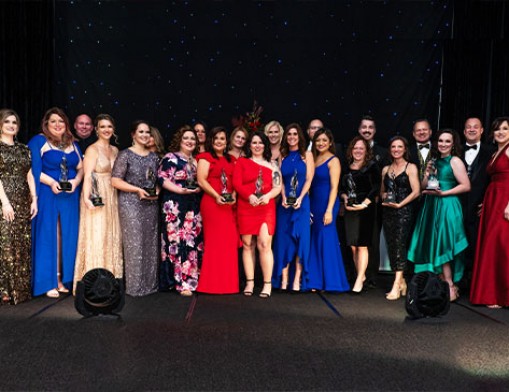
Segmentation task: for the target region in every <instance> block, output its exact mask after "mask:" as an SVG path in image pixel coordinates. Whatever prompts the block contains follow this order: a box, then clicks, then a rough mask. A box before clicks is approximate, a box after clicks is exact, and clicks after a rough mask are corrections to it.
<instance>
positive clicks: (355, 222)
mask: <svg viewBox="0 0 509 392" xmlns="http://www.w3.org/2000/svg"><path fill="white" fill-rule="evenodd" d="M0 126H1V128H0V131H1V133H0V202H1V205H2V214H3V219H2V220H1V223H0V230H1V237H0V241H1V242H0V294H1V303H4V304H6V303H11V304H16V303H19V302H22V301H25V300H28V299H29V298H31V296H32V295H33V296H39V295H43V294H45V295H47V296H48V297H51V298H58V297H59V296H60V295H62V294H65V293H69V292H70V291H72V290H75V288H76V283H77V282H78V281H79V280H81V279H82V278H83V276H84V275H85V274H86V273H87V272H88V271H89V270H91V269H93V268H105V269H108V270H109V271H111V272H112V273H113V275H114V276H115V277H117V278H123V279H125V288H126V293H127V294H128V295H131V296H144V295H148V294H151V293H154V292H156V291H169V290H176V291H177V292H178V293H179V294H180V295H182V296H192V295H193V292H195V291H197V292H203V293H209V294H234V293H238V292H239V275H240V273H239V262H238V261H239V249H240V248H241V258H242V264H243V271H244V280H245V286H244V288H243V290H242V293H243V295H245V296H253V295H254V291H255V281H254V280H255V265H256V261H257V260H259V262H260V267H261V273H262V279H263V282H262V287H261V290H260V292H259V293H257V295H258V296H259V297H260V298H264V299H267V298H270V296H271V294H272V289H273V288H277V289H281V290H288V291H293V292H300V291H330V292H346V291H350V292H352V293H354V294H360V293H362V292H363V291H364V290H365V289H366V287H368V286H369V285H370V284H371V285H372V284H374V283H376V282H373V280H374V275H375V274H376V273H377V272H378V267H379V249H378V248H379V243H380V233H381V231H382V228H383V232H384V236H385V238H386V242H387V250H388V255H389V259H390V263H391V268H392V269H393V271H395V277H394V282H393V285H392V288H391V289H390V290H389V291H388V293H387V294H386V298H387V299H388V300H396V299H398V298H400V297H401V296H404V295H405V294H406V288H407V283H406V282H407V279H409V278H410V277H411V275H412V273H419V272H421V271H431V272H434V273H436V274H438V275H440V276H441V277H442V279H443V280H444V281H446V282H447V283H448V284H449V287H450V299H451V301H454V300H456V299H457V298H458V296H459V292H458V286H457V284H458V282H467V283H466V285H467V286H470V284H471V295H470V299H471V302H472V303H474V304H485V305H489V306H491V307H500V306H509V294H508V293H509V290H508V289H509V246H507V241H505V237H506V236H507V234H505V233H507V232H509V230H508V229H509V150H508V146H509V118H507V117H500V118H497V119H496V120H495V121H494V122H493V125H492V129H491V131H492V138H493V141H494V144H491V145H490V144H484V143H481V136H482V134H483V128H482V125H481V122H480V120H479V119H477V118H470V119H468V120H467V121H466V124H465V130H464V135H465V139H466V144H465V145H462V143H461V142H460V135H459V134H458V133H457V132H456V131H454V130H451V129H443V130H440V131H438V132H437V135H436V136H435V137H434V139H433V143H431V136H432V130H431V127H430V124H429V122H428V121H427V120H424V119H423V120H417V121H416V122H415V123H414V127H413V133H412V135H413V138H414V139H415V141H416V143H415V145H413V146H412V147H410V146H409V143H408V141H407V139H406V138H404V137H402V136H399V135H397V136H394V137H393V138H392V139H391V140H390V142H389V145H388V150H386V149H384V148H383V147H380V146H379V145H378V144H376V143H375V142H374V136H375V134H376V125H375V121H374V119H373V118H372V117H369V116H365V117H363V118H362V119H361V122H360V125H359V135H358V136H356V137H354V138H353V139H352V140H351V141H350V143H349V144H348V147H347V149H346V152H345V153H343V148H342V146H341V144H337V143H335V141H334V137H333V134H332V132H331V131H330V130H329V129H327V128H325V127H324V125H323V123H322V122H321V121H320V120H319V119H315V120H313V121H311V122H310V123H309V126H308V128H307V132H306V133H305V132H304V131H303V130H302V128H301V127H300V125H299V124H297V123H291V124H289V125H287V126H286V127H284V128H283V127H282V125H281V124H280V123H279V122H277V121H271V122H269V123H268V124H267V125H266V126H265V127H264V130H263V131H261V130H260V131H251V132H248V131H247V130H246V129H245V128H243V127H242V126H238V127H236V128H235V129H234V130H233V131H232V132H229V131H228V130H227V129H226V128H224V127H214V128H212V129H210V130H208V129H207V127H206V125H205V124H204V123H202V122H198V123H195V124H194V126H193V127H191V126H182V127H181V128H179V129H178V130H177V131H176V132H175V134H174V135H173V138H172V140H171V143H170V145H169V147H168V151H166V149H165V143H164V141H163V138H162V137H161V135H160V133H159V131H158V130H157V128H155V127H153V126H151V125H150V124H148V123H147V122H145V121H141V120H140V121H135V122H134V123H133V124H132V125H131V128H130V135H131V139H132V144H131V146H130V147H129V148H127V149H125V150H122V151H120V152H119V150H118V148H117V147H115V145H114V144H115V143H113V142H112V138H113V139H116V133H115V131H116V128H115V121H114V119H113V118H112V117H111V116H109V115H107V114H100V115H98V116H97V117H96V118H95V121H94V122H93V123H92V120H91V119H90V117H88V116H87V115H80V116H78V117H77V118H76V121H75V123H74V128H75V130H76V136H73V134H72V133H71V128H70V123H69V120H68V118H67V116H66V114H65V113H64V112H63V111H62V110H61V109H59V108H51V109H49V110H48V111H47V112H46V113H45V115H44V117H43V120H42V124H41V133H40V134H38V135H36V136H34V137H33V138H32V139H31V140H30V141H29V143H28V147H27V146H24V145H22V144H20V143H18V142H17V141H16V138H15V136H16V133H17V132H18V130H19V127H20V120H19V117H18V115H17V114H16V113H15V112H14V111H13V110H10V109H2V110H1V111H0ZM94 131H95V132H94ZM494 145H495V146H496V147H495V146H494ZM463 149H464V150H465V152H464V153H463V152H462V151H463ZM483 200H484V202H483ZM338 234H339V237H341V238H342V242H343V247H341V246H340V245H341V244H340V241H339V237H338ZM504 234H505V235H504ZM345 245H346V247H347V248H345ZM345 251H348V255H345V260H346V259H347V258H348V257H349V256H351V259H352V261H353V266H354V269H355V273H354V274H353V276H349V274H348V273H347V270H348V268H347V269H345V261H344V259H343V255H344V254H345ZM347 256H348V257H347ZM407 261H410V263H408V262H407ZM349 278H350V282H349Z"/></svg>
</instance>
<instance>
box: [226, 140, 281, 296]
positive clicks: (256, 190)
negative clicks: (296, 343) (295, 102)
mask: <svg viewBox="0 0 509 392" xmlns="http://www.w3.org/2000/svg"><path fill="white" fill-rule="evenodd" d="M247 146H248V151H247V154H246V158H240V159H239V160H238V161H237V164H236V165H235V169H234V171H233V187H234V189H235V190H236V191H237V194H238V207H237V221H238V225H239V232H240V234H241V236H242V260H243V263H244V271H245V274H246V287H245V289H244V295H246V296H251V295H253V288H254V265H255V260H254V258H253V253H252V251H251V242H252V241H253V236H256V245H257V248H258V251H259V253H260V264H261V267H262V274H263V288H262V291H261V293H260V297H261V298H269V297H270V294H271V291H272V285H271V278H272V267H273V264H274V256H273V254H272V246H271V245H272V236H273V235H274V229H275V225H276V205H275V203H274V198H275V197H276V196H277V195H279V193H280V192H281V175H280V173H279V168H278V167H277V166H276V165H272V164H271V163H270V159H271V152H270V143H269V140H268V138H267V136H265V134H264V133H263V132H259V131H256V132H253V133H251V135H250V137H249V139H248V141H247Z"/></svg>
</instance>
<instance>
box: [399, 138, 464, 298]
mask: <svg viewBox="0 0 509 392" xmlns="http://www.w3.org/2000/svg"><path fill="white" fill-rule="evenodd" d="M436 140H437V141H436V142H435V145H434V150H435V151H434V155H435V156H439V158H438V159H437V160H436V162H435V163H434V165H435V167H436V172H437V173H436V176H437V178H438V181H439V186H440V187H439V188H438V189H433V190H430V189H426V188H427V187H428V185H431V184H430V175H431V174H433V172H434V171H435V170H434V168H433V162H431V161H430V163H428V166H427V167H426V173H425V176H424V178H423V180H422V184H421V188H422V189H424V190H423V191H422V194H423V195H426V196H425V197H426V198H425V199H424V204H423V206H422V209H421V210H420V212H419V215H418V217H417V221H416V224H415V229H414V232H413V234H412V239H411V241H410V248H409V249H408V260H410V261H411V262H412V263H414V264H415V268H414V272H415V273H416V274H417V273H419V272H424V271H429V272H433V273H435V274H439V275H442V278H443V280H444V281H446V282H447V283H448V284H449V291H450V300H451V301H455V300H456V299H457V298H458V296H459V295H458V289H457V287H456V286H455V285H454V282H458V281H459V280H460V279H461V277H462V276H463V270H464V262H463V251H464V250H465V249H466V248H467V245H468V242H467V237H466V234H465V228H464V227H463V211H462V207H461V202H460V199H459V197H458V195H459V194H461V193H464V192H468V191H470V180H469V179H468V174H467V170H466V169H465V165H464V164H463V161H462V160H461V159H460V158H459V156H460V155H461V151H460V148H461V147H460V146H461V144H460V137H459V135H458V133H457V132H455V131H453V130H452V129H443V130H441V131H439V132H438V134H437V139H436Z"/></svg>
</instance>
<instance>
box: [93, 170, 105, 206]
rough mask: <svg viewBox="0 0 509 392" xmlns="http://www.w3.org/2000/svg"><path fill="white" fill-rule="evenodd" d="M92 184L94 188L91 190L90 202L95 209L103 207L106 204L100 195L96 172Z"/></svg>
mask: <svg viewBox="0 0 509 392" xmlns="http://www.w3.org/2000/svg"><path fill="white" fill-rule="evenodd" d="M90 182H91V183H92V188H91V190H90V200H91V201H92V204H93V205H94V206H95V207H102V206H103V205H104V203H103V199H102V197H101V195H100V194H99V186H98V184H97V176H96V174H95V172H92V175H91V178H90Z"/></svg>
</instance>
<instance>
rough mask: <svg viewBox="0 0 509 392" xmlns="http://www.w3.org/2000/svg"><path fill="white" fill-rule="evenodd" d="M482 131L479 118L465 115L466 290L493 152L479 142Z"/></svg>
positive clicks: (491, 146)
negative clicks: (468, 187) (468, 182)
mask: <svg viewBox="0 0 509 392" xmlns="http://www.w3.org/2000/svg"><path fill="white" fill-rule="evenodd" d="M483 132H484V129H483V126H482V123H481V120H479V119H478V118H476V117H471V118H468V119H467V120H466V121H465V129H464V130H463V134H464V135H465V142H466V143H465V145H464V146H463V157H462V158H463V162H464V163H465V167H466V168H467V173H468V177H469V178H470V184H471V189H470V192H467V193H464V194H463V197H462V204H463V222H464V225H465V231H466V233H467V238H468V248H467V250H466V252H465V274H464V281H463V282H462V283H463V284H462V286H463V287H462V288H464V289H468V288H469V286H470V278H471V273H472V266H473V262H474V257H475V248H476V244H477V233H478V230H479V220H480V218H479V215H480V210H481V207H482V202H483V198H484V192H485V191H486V187H487V186H488V183H489V177H488V175H487V173H486V166H487V165H488V163H489V161H490V159H491V156H492V155H493V153H494V152H495V148H494V146H493V145H488V144H484V143H481V137H482V134H483Z"/></svg>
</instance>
